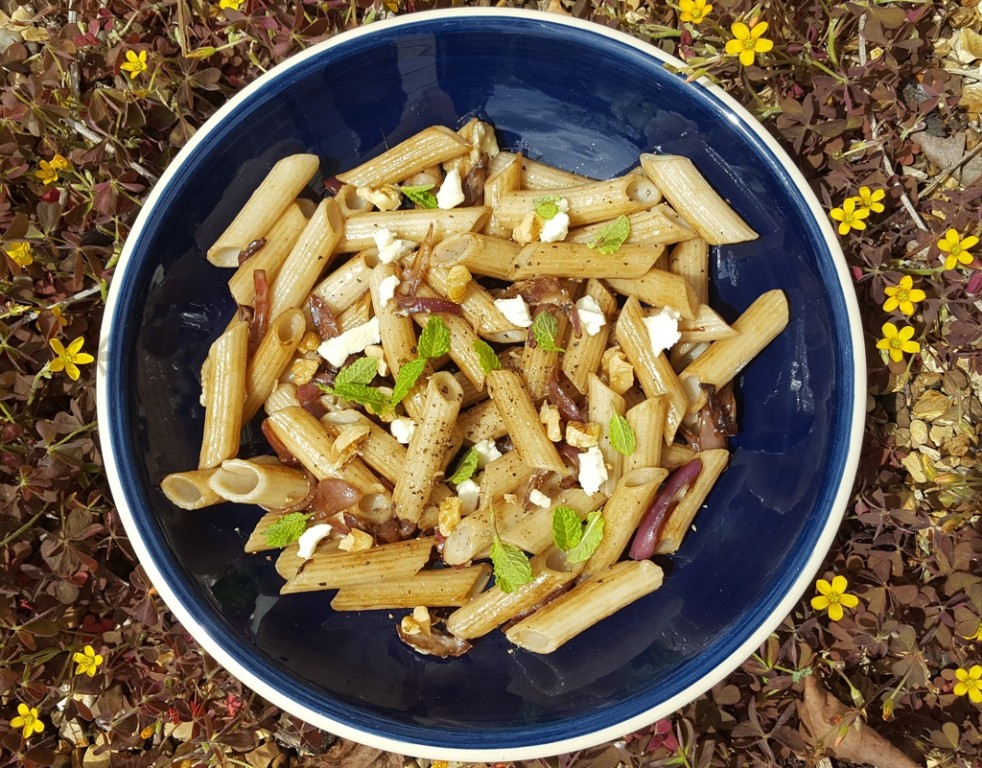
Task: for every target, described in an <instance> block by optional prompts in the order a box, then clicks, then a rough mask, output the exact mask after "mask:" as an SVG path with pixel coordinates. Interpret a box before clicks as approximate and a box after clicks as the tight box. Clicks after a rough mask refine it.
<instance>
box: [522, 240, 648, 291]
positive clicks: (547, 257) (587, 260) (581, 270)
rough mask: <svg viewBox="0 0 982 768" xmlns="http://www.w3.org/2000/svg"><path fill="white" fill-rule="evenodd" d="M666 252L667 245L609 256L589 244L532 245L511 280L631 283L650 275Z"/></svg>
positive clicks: (629, 248)
mask: <svg viewBox="0 0 982 768" xmlns="http://www.w3.org/2000/svg"><path fill="white" fill-rule="evenodd" d="M664 251H665V247H664V246H663V245H624V246H621V247H620V248H619V249H618V250H617V252H616V253H611V254H605V253H600V252H599V251H597V250H596V249H594V248H591V247H590V246H588V245H586V244H585V243H567V242H564V241H561V242H558V243H529V244H528V245H526V246H525V247H524V248H522V250H521V251H519V253H518V256H516V257H515V261H514V265H513V267H512V270H511V272H510V273H509V275H508V277H509V278H510V279H511V280H522V279H524V278H528V277H542V276H549V275H551V276H555V277H567V278H571V279H583V278H587V277H603V278H613V277H620V278H621V279H622V281H623V282H625V283H627V282H631V281H630V280H628V278H640V277H641V276H642V275H645V274H646V273H648V272H649V271H650V270H651V268H652V266H653V265H654V263H655V262H656V261H658V259H659V257H660V256H661V255H662V253H664Z"/></svg>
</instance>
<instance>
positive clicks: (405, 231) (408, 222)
mask: <svg viewBox="0 0 982 768" xmlns="http://www.w3.org/2000/svg"><path fill="white" fill-rule="evenodd" d="M490 212H491V209H490V208H486V207H484V206H472V207H467V208H450V209H448V210H441V209H437V208H420V209H416V210H402V211H376V212H372V213H362V214H359V215H357V216H352V217H351V218H350V219H345V222H344V237H343V238H342V240H341V242H340V243H338V252H340V253H351V252H354V251H360V250H363V249H365V248H370V247H372V246H373V245H375V239H374V235H375V234H376V233H378V232H381V231H382V230H383V229H387V230H389V231H390V232H391V233H392V234H393V235H395V237H396V238H398V239H400V240H413V241H415V242H417V243H418V242H420V241H421V240H422V239H423V238H424V237H426V233H427V232H428V231H429V229H430V227H433V239H434V240H435V241H440V240H442V239H443V238H444V237H446V236H447V235H450V234H455V233H458V232H472V231H474V230H479V229H480V228H481V227H482V226H484V222H485V220H486V219H487V217H488V215H489V214H490Z"/></svg>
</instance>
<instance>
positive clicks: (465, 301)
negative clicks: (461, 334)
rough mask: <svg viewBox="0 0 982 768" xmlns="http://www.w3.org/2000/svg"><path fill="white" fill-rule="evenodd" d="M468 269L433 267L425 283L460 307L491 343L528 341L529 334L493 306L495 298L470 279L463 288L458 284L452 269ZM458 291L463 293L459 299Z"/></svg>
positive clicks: (460, 266) (469, 320) (465, 318)
mask: <svg viewBox="0 0 982 768" xmlns="http://www.w3.org/2000/svg"><path fill="white" fill-rule="evenodd" d="M454 268H463V269H465V270H466V267H463V266H462V265H455V267H451V268H447V267H444V266H438V265H432V266H430V268H429V270H428V271H427V273H426V284H427V285H428V286H429V287H430V288H432V289H433V292H434V293H436V294H438V295H439V296H442V297H443V298H445V299H447V298H448V299H451V301H455V302H456V303H457V304H459V305H460V312H461V314H462V315H463V318H464V320H466V321H467V322H468V323H470V325H471V327H472V328H473V329H474V332H475V333H477V335H478V336H480V337H481V338H483V339H487V340H488V341H493V342H498V343H505V344H516V343H519V342H523V341H525V336H526V331H525V329H524V328H519V327H518V326H516V325H515V324H514V323H512V322H511V321H510V320H509V319H508V318H507V317H505V316H504V314H503V313H502V312H501V310H500V309H498V307H497V306H496V305H495V303H494V297H493V296H492V295H491V294H490V293H488V291H487V290H486V289H485V288H484V287H483V286H481V285H480V284H479V283H477V282H475V281H474V280H469V281H468V282H467V283H466V285H465V286H464V287H463V288H462V289H461V288H460V287H459V285H455V280H454V277H455V276H454V275H453V274H451V271H450V270H451V269H454ZM455 290H459V291H461V293H460V294H459V295H457V298H454V296H453V294H454V291H455Z"/></svg>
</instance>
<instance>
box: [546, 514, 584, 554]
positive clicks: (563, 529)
mask: <svg viewBox="0 0 982 768" xmlns="http://www.w3.org/2000/svg"><path fill="white" fill-rule="evenodd" d="M582 538H583V523H582V522H580V516H579V515H578V514H576V512H575V511H574V510H573V509H572V508H571V507H567V506H566V505H565V504H560V505H559V506H557V507H556V508H555V509H554V510H552V540H553V542H555V544H556V546H557V547H559V548H560V549H561V550H562V551H563V552H568V551H569V550H571V549H572V548H573V547H575V546H576V545H577V544H579V543H580V539H582Z"/></svg>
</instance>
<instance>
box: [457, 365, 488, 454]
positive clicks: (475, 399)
mask: <svg viewBox="0 0 982 768" xmlns="http://www.w3.org/2000/svg"><path fill="white" fill-rule="evenodd" d="M453 377H454V378H455V379H457V383H458V384H460V388H461V389H462V390H464V398H463V400H462V401H461V403H460V407H461V410H463V409H464V408H470V407H471V406H472V405H476V404H477V403H481V402H484V401H485V400H487V399H488V393H487V391H486V390H485V389H484V388H483V387H481V388H480V389H479V388H478V387H475V386H474V383H473V382H472V381H471V380H470V379H468V378H467V376H466V375H465V374H464V373H462V372H461V371H457V372H456V373H455V374H454V375H453ZM457 426H458V427H459V426H460V424H459V422H458V424H457ZM461 437H462V438H463V433H461Z"/></svg>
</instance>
